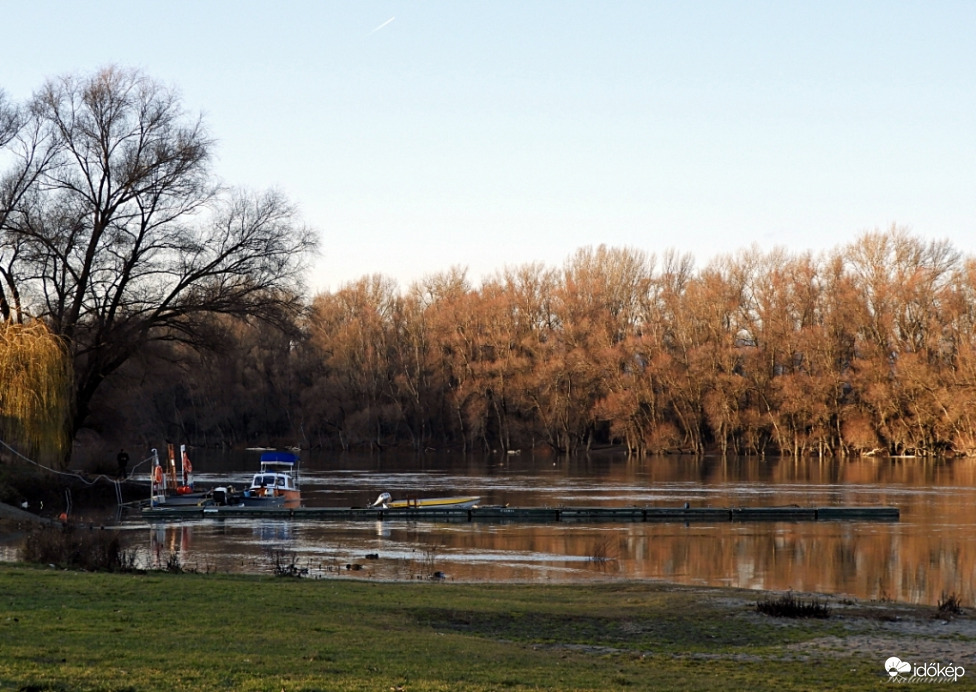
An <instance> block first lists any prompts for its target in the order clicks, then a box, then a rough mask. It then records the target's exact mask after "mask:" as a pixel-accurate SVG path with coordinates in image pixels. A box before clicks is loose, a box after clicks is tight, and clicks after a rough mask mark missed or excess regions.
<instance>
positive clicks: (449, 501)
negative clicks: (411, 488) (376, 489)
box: [370, 493, 481, 509]
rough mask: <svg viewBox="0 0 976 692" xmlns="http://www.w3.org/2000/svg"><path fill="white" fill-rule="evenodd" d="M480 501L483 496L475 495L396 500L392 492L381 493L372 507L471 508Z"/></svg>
mask: <svg viewBox="0 0 976 692" xmlns="http://www.w3.org/2000/svg"><path fill="white" fill-rule="evenodd" d="M479 502H481V498H480V497H476V496H474V495H457V496H453V497H413V498H407V499H404V500H394V499H393V497H392V496H391V495H390V493H380V496H379V497H378V498H376V500H375V501H374V502H373V504H371V505H370V507H371V508H379V509H471V508H472V507H477V506H478V503H479Z"/></svg>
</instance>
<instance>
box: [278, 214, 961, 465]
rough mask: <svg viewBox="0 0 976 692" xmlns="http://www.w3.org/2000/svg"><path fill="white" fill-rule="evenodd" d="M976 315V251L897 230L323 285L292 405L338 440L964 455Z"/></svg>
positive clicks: (608, 251) (318, 433) (310, 424)
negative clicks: (847, 239) (711, 253)
mask: <svg viewBox="0 0 976 692" xmlns="http://www.w3.org/2000/svg"><path fill="white" fill-rule="evenodd" d="M974 319H976V261H974V260H973V259H971V258H963V257H962V256H961V254H960V253H959V252H958V251H956V250H955V249H953V247H952V246H951V245H949V244H948V243H947V242H926V241H923V240H921V239H919V238H917V237H914V236H912V235H910V234H909V233H907V232H906V231H904V230H899V229H892V230H890V231H887V232H873V233H866V234H864V235H862V236H861V237H859V238H858V239H857V240H856V241H855V242H853V243H851V244H850V245H848V246H846V247H842V248H838V249H836V250H835V251H833V252H830V253H826V254H824V255H822V256H820V257H816V258H815V257H813V256H811V255H810V254H790V253H788V252H786V251H783V250H774V251H770V252H763V251H761V250H759V249H755V248H753V249H750V250H746V251H743V252H740V253H739V254H737V255H734V256H729V257H725V258H722V259H720V260H717V261H715V262H713V263H711V264H710V265H709V266H708V267H706V268H705V269H704V270H702V271H695V270H694V268H693V264H692V261H691V259H690V258H688V257H679V256H676V255H674V254H665V255H664V256H663V258H662V259H661V260H660V261H657V260H656V259H655V257H654V256H649V255H647V254H645V253H644V252H641V251H638V250H632V249H615V248H607V247H603V246H600V247H597V248H585V249H581V250H579V251H578V252H577V253H576V254H575V255H573V256H572V257H571V258H569V260H568V261H567V262H566V263H565V266H564V267H563V268H562V270H555V269H551V268H547V267H544V266H541V265H528V266H523V267H518V268H515V269H511V270H506V271H504V272H503V273H501V274H500V275H498V276H496V277H495V278H493V279H491V280H489V281H486V282H484V283H483V284H482V285H481V286H480V287H478V288H475V287H473V286H472V285H470V283H469V282H468V281H467V279H466V277H465V274H464V272H462V271H459V270H452V271H449V272H446V273H444V274H441V275H438V276H434V277H430V278H429V279H427V280H425V281H422V282H420V283H419V284H417V285H415V286H413V287H412V288H411V289H410V290H409V291H408V292H407V293H406V294H405V295H401V294H400V293H399V292H398V290H397V287H396V285H395V284H394V283H392V282H391V281H389V280H385V279H383V278H381V277H368V278H364V279H362V280H361V281H359V282H356V283H353V284H351V285H348V286H346V287H344V288H343V289H341V290H339V291H337V292H335V293H329V294H324V295H319V296H317V297H316V298H315V299H314V300H313V302H312V305H311V310H310V313H309V315H308V318H307V335H308V341H307V343H306V344H305V345H304V347H303V348H302V349H300V351H301V354H302V355H301V356H300V360H301V363H300V364H299V365H300V369H301V372H300V374H299V375H298V379H299V380H301V381H302V382H303V385H302V386H303V390H302V392H301V393H300V396H299V397H297V399H298V400H299V401H300V408H301V410H302V411H303V412H304V419H305V421H306V425H305V434H306V435H310V436H312V437H313V438H314V440H315V441H316V442H321V443H329V442H331V443H337V444H339V445H342V446H344V447H347V446H351V445H362V444H369V445H377V446H382V445H384V444H396V443H399V442H404V441H409V442H410V443H411V444H413V445H415V446H417V447H422V446H427V445H440V444H444V443H451V444H457V445H460V446H464V447H467V448H477V447H486V448H500V449H515V448H520V447H524V446H530V445H537V444H545V445H548V446H550V447H552V448H554V449H556V450H561V451H571V450H578V449H580V448H586V447H589V446H591V445H593V444H607V443H619V444H623V445H625V446H626V447H627V449H628V450H629V451H630V452H632V453H634V454H638V455H642V454H645V453H648V452H668V451H672V452H673V451H688V452H696V453H700V452H702V451H704V450H706V449H708V448H716V449H719V450H722V451H724V452H729V453H746V454H766V453H776V454H792V455H804V454H848V453H877V452H886V453H890V454H973V453H976V351H974V346H976V331H974V327H976V324H974ZM296 358H299V356H297V355H296Z"/></svg>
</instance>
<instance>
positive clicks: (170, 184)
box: [0, 67, 316, 431]
mask: <svg viewBox="0 0 976 692" xmlns="http://www.w3.org/2000/svg"><path fill="white" fill-rule="evenodd" d="M21 131H22V132H26V133H28V135H22V136H20V137H19V138H18V139H17V140H16V141H18V142H20V146H19V149H18V150H17V151H18V152H19V153H20V156H19V159H18V164H19V166H18V168H17V169H16V170H14V171H13V172H12V173H11V176H18V175H19V178H18V179H20V178H24V171H28V172H29V173H30V174H31V175H29V176H28V177H27V179H26V182H24V183H22V184H21V187H22V188H23V189H22V191H21V193H20V194H19V195H17V196H11V195H10V194H7V195H5V197H4V199H5V200H7V199H9V200H10V201H9V202H7V212H6V213H5V214H4V215H3V216H2V217H0V223H2V229H0V230H2V236H0V238H2V240H0V249H2V253H3V254H2V257H3V258H4V262H5V264H4V270H5V273H4V275H3V278H4V279H5V281H6V282H7V284H8V285H9V286H11V287H14V288H15V289H16V293H17V294H18V295H20V296H22V297H25V300H27V298H26V297H27V296H29V304H30V310H31V311H32V312H33V313H34V314H35V315H38V316H41V317H43V318H44V319H45V320H46V321H47V322H48V323H49V324H50V325H51V327H52V329H53V330H54V332H55V333H56V334H58V335H59V336H61V337H62V338H63V339H64V340H65V342H66V343H67V344H68V345H69V347H70V349H71V352H72V355H73V356H74V360H75V371H76V388H75V410H74V420H73V425H72V430H75V431H76V430H78V429H79V428H80V427H81V425H82V424H83V423H84V421H85V418H86V416H87V414H88V410H89V405H90V403H91V400H92V398H93V396H94V395H95V392H96V391H97V390H98V388H99V386H100V385H101V383H102V382H103V381H104V380H105V378H106V377H108V376H109V375H111V374H112V373H113V372H115V371H116V370H117V369H118V368H119V367H120V366H121V365H122V364H123V363H125V362H126V361H127V360H128V359H129V358H131V357H132V356H133V354H135V353H136V352H138V351H139V349H141V348H143V347H144V346H145V345H146V344H148V343H149V342H152V341H154V340H177V341H183V342H186V343H189V344H192V345H194V346H203V345H206V344H207V342H208V339H209V338H210V336H211V334H212V331H211V329H210V326H211V323H212V320H210V319H209V317H211V316H213V315H215V314H225V315H232V316H237V317H242V318H257V319H262V320H267V321H270V322H272V323H278V324H285V323H286V322H288V316H289V315H290V314H291V313H292V312H293V311H294V310H295V309H297V307H298V302H299V298H298V297H299V291H300V290H301V275H302V271H303V269H304V268H305V262H306V261H307V257H308V253H309V252H310V251H313V250H314V249H315V246H316V241H315V237H314V235H313V233H312V232H311V231H310V230H309V229H307V228H306V227H304V226H302V225H301V224H299V223H298V222H297V220H296V212H295V209H294V208H293V207H292V206H291V205H290V204H289V203H288V201H287V200H286V199H285V198H284V196H283V195H281V194H280V193H278V192H274V191H272V192H267V193H263V194H257V195H255V194H250V193H247V192H242V191H228V190H225V189H223V188H222V187H220V186H219V185H217V184H216V183H215V181H214V177H213V174H212V172H211V170H210V166H209V163H210V159H211V150H212V148H213V140H212V139H211V138H210V137H209V135H208V134H207V132H206V130H205V128H204V126H203V123H202V121H201V120H200V119H199V118H197V119H192V118H189V117H188V116H187V115H186V114H185V113H184V111H183V109H182V106H181V103H180V99H179V97H178V95H177V94H176V93H175V92H174V91H172V90H171V89H169V88H167V87H164V86H162V85H161V84H159V83H158V82H156V81H154V80H152V79H150V78H149V77H148V76H146V75H144V74H143V73H141V72H139V71H136V70H125V69H120V68H115V67H110V68H106V69H103V70H101V71H99V72H96V73H95V74H93V75H88V76H80V77H79V76H67V77H62V78H59V79H55V80H51V81H49V82H48V83H47V84H45V85H44V86H43V87H42V88H41V89H40V91H39V92H37V93H36V94H35V96H34V98H33V100H32V102H31V104H30V108H29V118H28V121H27V122H25V124H24V125H23V126H22V127H21ZM30 142H33V143H35V145H34V147H33V148H31V147H30V146H28V144H29V143H30ZM37 143H44V147H41V146H39V145H38V144H37ZM31 151H33V152H38V154H40V155H35V156H34V158H31V157H30V156H29V152H31ZM28 163H31V165H28Z"/></svg>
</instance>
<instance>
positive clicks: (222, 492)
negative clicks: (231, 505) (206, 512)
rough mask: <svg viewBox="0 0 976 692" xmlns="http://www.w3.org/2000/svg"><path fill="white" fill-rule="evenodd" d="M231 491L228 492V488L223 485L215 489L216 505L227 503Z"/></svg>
mask: <svg viewBox="0 0 976 692" xmlns="http://www.w3.org/2000/svg"><path fill="white" fill-rule="evenodd" d="M229 495H230V493H228V492H227V488H225V487H223V486H221V487H219V488H214V489H213V499H214V504H215V505H221V506H224V505H227V504H228V500H229Z"/></svg>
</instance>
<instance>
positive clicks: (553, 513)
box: [142, 506, 899, 523]
mask: <svg viewBox="0 0 976 692" xmlns="http://www.w3.org/2000/svg"><path fill="white" fill-rule="evenodd" d="M142 516H143V517H144V518H146V519H148V520H164V521H165V520H169V521H180V520H185V519H200V518H214V519H238V518H239V519H244V518H247V519H255V518H267V519H296V520H302V521H355V520H359V521H410V520H416V519H423V520H427V521H445V522H476V521H482V522H489V523H517V522H523V523H533V522H538V523H547V522H721V521H889V522H890V521H898V519H899V511H898V508H897V507H795V506H789V507H725V508H723V507H691V508H678V507H674V508H672V507H497V506H495V507H493V506H485V507H472V508H469V509H452V508H444V507H442V508H433V507H431V508H424V507H417V508H409V509H389V508H380V507H376V508H373V507H370V508H357V507H299V508H295V509H285V508H255V507H230V506H202V507H200V506H175V507H147V508H145V509H143V510H142Z"/></svg>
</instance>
